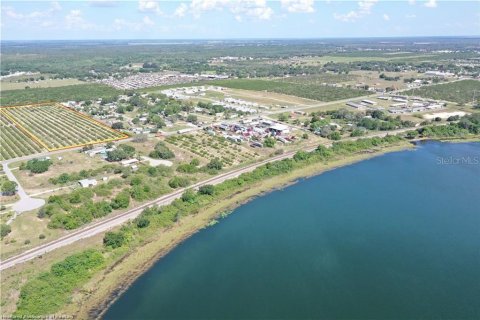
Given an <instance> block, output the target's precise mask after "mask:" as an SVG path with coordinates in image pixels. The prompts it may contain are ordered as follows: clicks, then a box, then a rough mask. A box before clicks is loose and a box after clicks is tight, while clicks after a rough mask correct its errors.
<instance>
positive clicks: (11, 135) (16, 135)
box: [0, 104, 128, 160]
mask: <svg viewBox="0 0 480 320" xmlns="http://www.w3.org/2000/svg"><path fill="white" fill-rule="evenodd" d="M0 114H1V119H2V129H4V128H5V132H7V133H8V134H6V135H3V134H2V146H4V148H2V150H1V157H2V160H4V159H10V158H16V157H20V156H24V155H28V154H33V153H36V152H39V151H40V150H42V149H46V150H48V151H55V150H60V149H68V148H73V147H79V146H83V145H87V144H94V143H103V142H108V141H115V140H120V139H124V138H127V137H128V136H127V135H125V134H123V133H121V132H118V131H116V130H113V129H111V128H110V127H108V126H106V125H104V124H102V123H100V122H98V121H95V120H93V119H92V118H90V117H88V116H86V115H83V114H81V113H79V112H76V111H74V110H71V109H68V108H66V107H63V106H62V105H60V104H43V105H28V106H21V107H20V106H19V107H3V108H1V109H0ZM2 133H3V130H2Z"/></svg>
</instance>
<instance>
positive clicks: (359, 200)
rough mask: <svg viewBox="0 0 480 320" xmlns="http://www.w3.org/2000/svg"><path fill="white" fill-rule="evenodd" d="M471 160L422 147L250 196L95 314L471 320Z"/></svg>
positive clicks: (474, 202) (475, 255) (478, 222)
mask: <svg viewBox="0 0 480 320" xmlns="http://www.w3.org/2000/svg"><path fill="white" fill-rule="evenodd" d="M479 161H480V143H462V144H451V143H439V142H427V143H422V144H420V145H419V146H418V148H417V149H416V150H415V151H402V152H396V153H390V154H386V155H383V156H380V157H376V158H373V159H370V160H366V161H363V162H360V163H356V164H353V165H350V166H347V167H343V168H339V169H336V170H333V171H329V172H326V173H324V174H322V175H319V176H316V177H312V178H309V179H304V180H301V181H299V182H298V183H297V184H294V185H292V186H289V187H287V188H285V189H282V190H278V191H274V192H271V193H269V194H267V195H265V196H262V197H259V198H257V199H255V200H253V201H251V202H249V203H247V204H245V205H243V206H241V207H239V208H238V209H236V210H235V211H234V212H233V213H232V214H231V215H230V216H228V217H227V218H225V219H223V220H221V222H220V223H219V224H217V225H215V226H213V227H210V228H208V229H205V230H202V231H201V232H199V233H197V234H195V235H194V236H192V237H191V238H190V239H188V240H187V241H185V242H184V243H183V244H181V245H179V246H178V247H177V248H175V249H174V250H173V251H172V252H171V253H170V254H168V255H167V256H166V257H164V258H163V259H161V260H160V261H158V262H157V263H156V264H155V265H154V266H153V267H152V268H151V269H150V270H149V271H148V272H146V273H145V274H144V275H142V276H141V277H140V278H139V279H138V280H137V281H136V282H135V283H134V284H133V285H132V286H131V287H130V288H129V289H128V290H127V291H126V292H125V293H124V294H123V295H122V296H121V297H120V298H119V299H118V300H117V301H116V302H115V303H114V304H113V305H112V307H111V308H110V309H109V310H108V311H107V313H106V314H105V316H104V318H105V319H480V162H479ZM159 236H161V234H160V235H159Z"/></svg>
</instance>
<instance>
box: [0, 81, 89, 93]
mask: <svg viewBox="0 0 480 320" xmlns="http://www.w3.org/2000/svg"><path fill="white" fill-rule="evenodd" d="M83 83H85V82H83V81H80V80H77V79H46V80H40V81H30V82H13V81H2V82H1V83H0V91H7V90H21V89H25V87H27V86H28V87H30V88H56V87H64V86H71V85H76V84H83Z"/></svg>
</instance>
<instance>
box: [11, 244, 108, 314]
mask: <svg viewBox="0 0 480 320" xmlns="http://www.w3.org/2000/svg"><path fill="white" fill-rule="evenodd" d="M104 265H105V259H104V257H103V255H102V254H101V253H100V252H99V251H97V250H93V249H92V250H87V251H84V252H82V253H78V254H74V255H71V256H69V257H67V258H66V259H65V260H63V261H62V262H58V263H55V264H54V265H53V266H52V267H51V269H50V271H49V272H42V273H40V274H39V275H38V276H36V277H35V278H33V279H31V280H29V281H28V282H27V283H26V284H25V285H23V287H22V288H21V289H20V297H19V300H18V304H17V310H16V312H15V313H14V316H16V317H22V316H30V317H31V316H40V315H48V314H54V313H55V312H57V311H59V310H60V308H61V307H62V306H64V305H65V304H66V303H67V302H68V301H70V299H71V298H70V297H71V295H72V293H73V291H74V290H75V289H76V288H79V287H80V286H81V285H83V284H84V283H86V282H87V281H88V279H90V277H91V276H92V275H93V274H94V273H95V272H96V271H98V270H100V269H101V268H103V267H104Z"/></svg>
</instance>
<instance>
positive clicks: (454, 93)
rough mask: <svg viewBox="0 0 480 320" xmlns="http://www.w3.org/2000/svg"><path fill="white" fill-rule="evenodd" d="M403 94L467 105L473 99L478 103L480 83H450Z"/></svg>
mask: <svg viewBox="0 0 480 320" xmlns="http://www.w3.org/2000/svg"><path fill="white" fill-rule="evenodd" d="M404 94H406V95H410V96H419V97H423V98H430V99H435V100H445V101H451V102H456V103H459V104H463V103H469V102H472V101H473V100H474V99H475V100H476V101H477V102H478V100H479V97H480V81H478V80H462V81H456V82H452V83H444V84H439V85H434V86H426V87H421V88H418V89H412V90H408V91H405V92H404Z"/></svg>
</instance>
